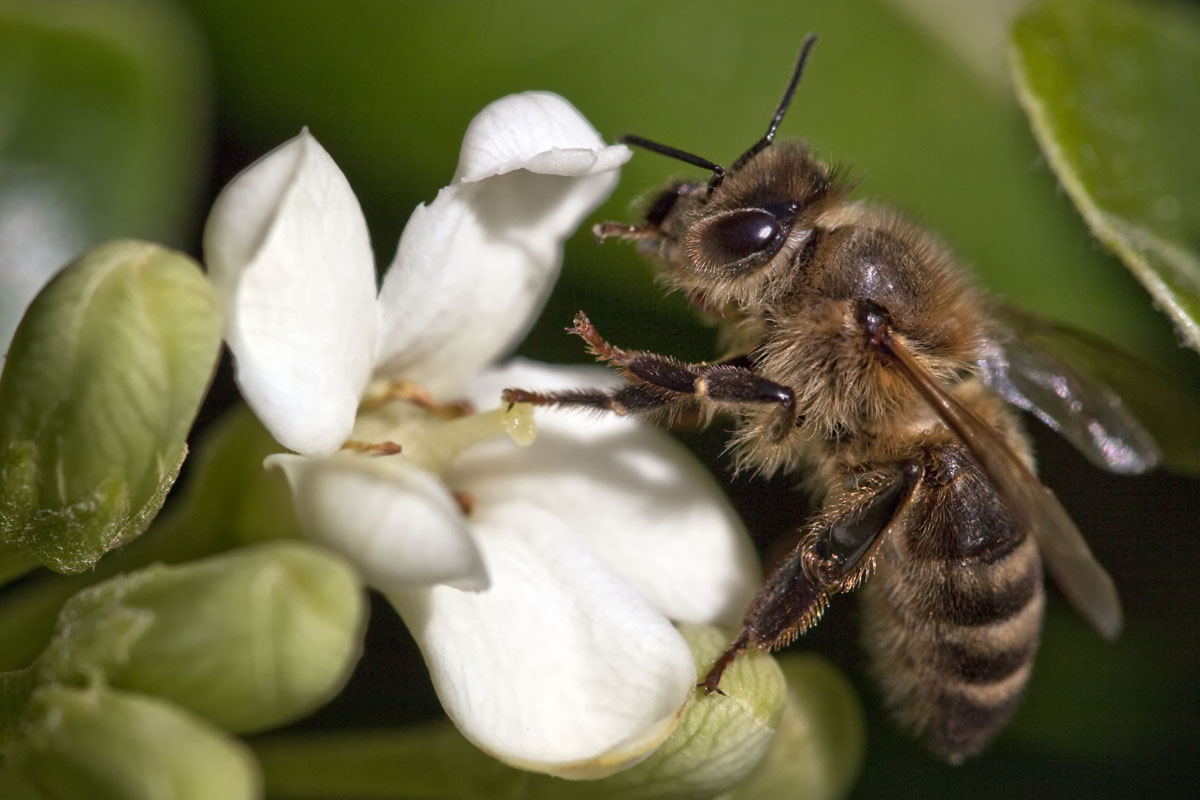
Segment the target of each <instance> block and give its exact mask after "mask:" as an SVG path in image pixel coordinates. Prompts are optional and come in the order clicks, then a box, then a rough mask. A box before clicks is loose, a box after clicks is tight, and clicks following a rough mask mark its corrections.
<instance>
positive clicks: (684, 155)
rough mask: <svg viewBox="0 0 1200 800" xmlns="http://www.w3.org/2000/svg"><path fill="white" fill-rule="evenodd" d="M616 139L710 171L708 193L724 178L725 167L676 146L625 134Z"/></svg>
mask: <svg viewBox="0 0 1200 800" xmlns="http://www.w3.org/2000/svg"><path fill="white" fill-rule="evenodd" d="M617 141H618V142H620V143H621V144H631V145H633V146H634V147H640V148H642V149H643V150H649V151H650V152H652V153H658V154H659V155H662V156H666V157H668V158H674V159H677V160H679V161H682V162H684V163H686V164H691V165H692V166H696V167H702V168H704V169H707V170H710V171H711V172H712V174H713V175H712V178H711V179H709V181H708V193H709V194H712V191H713V189H715V188H717V187H718V186H720V185H721V181H723V180H725V168H724V167H722V166H721V165H720V164H717V163H714V162H712V161H709V160H708V159H707V158H702V157H701V156H698V155H694V154H692V153H689V152H687V151H686V150H680V149H679V148H677V147H671V146H669V145H665V144H659V143H658V142H652V141H650V140H649V139H643V138H642V137H641V136H632V135H630V134H626V135H624V136H621V137H618V138H617Z"/></svg>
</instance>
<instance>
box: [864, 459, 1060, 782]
mask: <svg viewBox="0 0 1200 800" xmlns="http://www.w3.org/2000/svg"><path fill="white" fill-rule="evenodd" d="M929 459H930V462H931V463H930V464H929V465H928V466H927V468H926V473H925V477H924V479H923V480H922V483H921V486H920V487H918V489H917V493H916V495H915V496H914V498H913V500H914V502H913V503H912V505H911V506H910V508H909V512H908V514H907V515H906V519H905V520H904V525H903V526H902V527H901V528H900V529H899V530H896V531H894V532H893V533H892V534H891V535H890V536H889V538H888V540H887V542H885V543H884V545H883V547H882V548H881V550H880V555H879V560H878V567H877V571H876V574H875V575H874V576H873V577H872V578H871V580H869V581H868V582H867V586H866V587H865V588H864V597H865V601H864V602H865V603H866V613H865V632H864V636H865V645H866V648H867V650H868V652H869V654H870V656H871V661H872V667H873V669H874V671H875V673H876V675H877V677H878V679H879V681H880V683H881V685H882V687H883V691H884V695H885V700H886V702H887V703H888V704H889V705H890V706H891V707H892V709H893V711H894V712H895V713H896V715H897V716H898V717H899V719H900V721H901V723H902V724H904V725H906V726H908V727H909V728H910V729H912V730H913V731H914V732H915V733H916V734H917V735H918V736H920V737H921V738H923V739H925V740H926V742H927V743H928V744H929V747H930V749H932V750H933V751H934V752H935V753H937V754H938V755H940V756H942V757H943V758H945V759H946V760H948V761H950V762H952V763H957V762H959V761H961V760H963V759H964V758H966V757H968V756H971V755H974V754H976V753H978V752H979V751H980V750H982V749H983V748H984V746H985V745H987V743H988V741H989V740H990V739H991V738H992V737H993V736H994V735H995V734H996V733H997V732H998V731H999V730H1000V729H1001V728H1002V727H1003V726H1004V725H1005V723H1007V722H1008V720H1009V719H1010V718H1011V717H1012V715H1013V712H1014V711H1016V708H1017V705H1018V704H1019V702H1020V699H1021V693H1022V691H1023V690H1024V688H1025V684H1026V682H1027V681H1028V680H1029V675H1030V671H1031V669H1032V667H1033V658H1034V654H1035V653H1036V651H1037V646H1038V638H1039V633H1040V630H1041V622H1042V608H1043V604H1044V596H1043V592H1042V566H1041V558H1040V557H1039V555H1038V551H1037V546H1036V544H1035V542H1034V540H1033V538H1032V537H1031V536H1029V535H1027V533H1026V532H1025V531H1024V530H1021V529H1019V528H1017V526H1016V524H1015V522H1014V521H1013V518H1012V516H1011V515H1010V514H1009V512H1008V510H1007V509H1006V508H1005V506H1004V505H1003V504H1002V503H1001V501H1000V499H999V498H998V497H997V496H996V494H995V491H994V490H993V488H992V486H991V484H990V483H989V482H988V481H987V479H986V478H985V477H984V476H983V474H982V473H981V472H980V471H979V469H978V467H977V466H976V465H975V462H974V461H973V460H972V459H971V457H970V456H969V455H968V454H967V453H966V450H965V449H964V448H962V447H961V446H951V447H947V448H945V449H940V450H938V451H937V452H935V453H931V454H930V456H929Z"/></svg>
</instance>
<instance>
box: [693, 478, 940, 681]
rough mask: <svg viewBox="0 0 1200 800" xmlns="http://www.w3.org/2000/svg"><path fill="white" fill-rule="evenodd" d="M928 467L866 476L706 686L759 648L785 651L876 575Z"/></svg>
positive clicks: (809, 536) (791, 565)
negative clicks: (832, 601) (839, 599)
mask: <svg viewBox="0 0 1200 800" xmlns="http://www.w3.org/2000/svg"><path fill="white" fill-rule="evenodd" d="M923 475H924V469H923V467H922V466H921V464H920V463H919V462H917V461H905V462H901V463H898V464H890V465H887V466H884V467H882V468H880V469H877V470H873V471H871V472H868V473H866V474H865V475H863V476H861V477H860V479H859V480H858V482H857V483H858V486H857V487H856V488H855V489H854V490H853V491H850V492H848V493H847V494H846V495H845V496H843V497H842V498H840V499H836V500H834V501H833V502H832V503H831V504H829V505H828V506H827V507H826V508H825V509H824V510H822V511H821V513H820V514H818V515H817V516H816V517H815V518H814V519H813V520H812V521H811V522H809V524H808V525H807V526H806V527H807V529H808V530H807V533H805V535H804V536H803V537H802V538H801V539H800V543H799V544H797V545H796V547H795V548H793V550H792V551H791V552H790V553H789V554H788V555H787V557H786V558H784V560H783V561H782V562H781V563H780V564H779V566H778V567H776V568H775V571H774V572H773V573H771V575H770V576H769V577H768V578H767V582H766V584H765V585H764V586H763V588H762V589H761V590H759V593H758V594H757V595H756V596H755V597H754V602H752V603H751V604H750V610H749V611H747V612H746V617H745V619H743V620H742V630H741V631H740V632H739V633H738V635H737V638H736V639H734V640H733V643H732V644H731V645H730V646H729V649H727V650H726V651H725V652H724V653H722V654H721V656H720V657H719V658H718V659H717V660H716V662H714V663H713V665H712V668H711V669H709V671H708V674H707V675H706V676H705V677H704V680H703V681H701V683H700V686H702V687H703V688H704V689H705V691H708V692H719V691H720V690H719V689H718V688H717V687H718V685H719V684H720V682H721V675H722V674H723V673H724V672H725V669H726V668H727V667H728V666H729V665H730V664H732V663H733V660H734V659H735V658H736V657H737V656H738V655H739V654H740V653H743V652H745V651H746V650H748V649H749V648H750V647H751V646H752V645H753V646H755V647H757V648H759V649H760V650H778V649H779V648H781V647H786V646H787V645H789V644H791V643H792V642H793V641H794V640H795V639H796V638H797V637H798V636H800V635H801V634H803V633H804V632H805V631H807V630H808V629H809V628H811V627H812V626H814V625H816V624H817V621H818V620H819V619H820V618H821V614H822V613H823V612H824V611H825V607H826V606H827V605H829V598H830V597H831V596H832V595H834V594H836V593H838V592H848V591H850V590H852V589H854V588H855V587H857V586H858V585H859V584H860V583H861V582H862V581H863V580H864V579H866V578H867V576H868V575H870V573H871V570H872V568H873V567H874V565H875V554H876V552H877V550H878V548H879V545H880V544H881V543H882V542H883V541H884V539H885V538H886V535H887V534H888V533H889V532H891V531H892V530H893V529H894V528H895V527H896V526H897V524H898V523H899V520H900V519H901V517H903V515H904V511H905V509H906V508H907V507H908V504H909V502H910V501H911V499H912V497H913V493H914V491H915V490H916V487H917V485H918V484H919V483H920V481H921V477H922V476H923Z"/></svg>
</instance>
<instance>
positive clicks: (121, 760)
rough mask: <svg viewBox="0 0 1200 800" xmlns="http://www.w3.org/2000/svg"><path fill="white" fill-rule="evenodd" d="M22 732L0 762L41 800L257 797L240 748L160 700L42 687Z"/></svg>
mask: <svg viewBox="0 0 1200 800" xmlns="http://www.w3.org/2000/svg"><path fill="white" fill-rule="evenodd" d="M24 731H25V736H24V737H23V738H22V739H21V740H20V741H19V742H18V746H17V747H15V748H14V749H13V751H12V752H11V753H6V754H5V755H6V757H11V759H12V764H13V766H14V767H15V768H16V770H17V771H18V772H19V773H20V774H21V775H22V776H24V777H25V778H27V779H28V780H29V781H30V783H32V784H34V785H35V786H37V787H38V788H39V789H40V790H41V792H42V794H43V795H44V796H45V797H47V798H55V799H56V800H57V799H58V798H61V800H78V798H84V797H86V798H88V799H89V800H144V798H148V797H170V798H174V800H241V798H246V799H247V800H250V798H256V797H258V796H259V777H258V772H257V770H256V768H255V765H254V761H253V758H252V757H251V756H250V754H249V752H248V751H247V750H246V749H245V747H244V746H243V745H241V744H240V743H239V742H237V741H236V740H234V739H232V738H230V737H228V736H226V735H224V734H222V733H221V732H220V731H218V730H217V729H215V728H213V727H212V726H211V725H209V724H208V723H205V722H202V721H201V720H198V719H196V718H195V717H193V716H192V715H190V714H188V713H187V712H185V711H182V710H180V709H177V708H175V707H174V706H171V705H170V704H169V703H164V702H162V701H161V700H154V699H151V698H147V697H141V696H139V695H136V694H129V693H126V692H120V691H117V690H114V689H108V688H106V687H102V686H95V687H91V688H87V689H76V688H68V687H63V686H47V687H45V688H43V689H40V690H39V691H38V692H37V693H36V694H35V695H34V697H33V701H32V702H31V704H30V708H29V711H28V713H27V715H26V720H25V728H24ZM6 761H7V758H6Z"/></svg>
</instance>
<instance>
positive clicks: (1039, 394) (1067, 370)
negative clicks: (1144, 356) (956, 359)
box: [978, 312, 1159, 474]
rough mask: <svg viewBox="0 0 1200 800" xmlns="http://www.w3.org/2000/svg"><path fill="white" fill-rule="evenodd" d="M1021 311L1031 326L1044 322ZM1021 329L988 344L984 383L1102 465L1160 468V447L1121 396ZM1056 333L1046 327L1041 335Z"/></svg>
mask: <svg viewBox="0 0 1200 800" xmlns="http://www.w3.org/2000/svg"><path fill="white" fill-rule="evenodd" d="M1018 313H1020V314H1021V315H1022V316H1021V317H1020V319H1021V320H1024V322H1025V323H1027V324H1034V323H1035V322H1041V321H1040V320H1036V319H1035V318H1034V317H1033V316H1032V315H1029V314H1027V313H1026V312H1018ZM1007 316H1009V317H1013V314H1011V313H1010V314H1008V315H1007ZM1016 330H1019V328H1017V327H1014V330H1013V331H1008V330H1005V331H1001V332H999V334H998V335H997V336H995V337H993V338H992V339H991V340H990V341H988V343H987V347H986V349H985V351H984V354H983V356H982V357H981V358H980V359H979V362H978V365H979V371H980V377H981V378H982V379H983V382H984V383H986V384H987V385H988V386H990V387H991V388H992V389H993V390H995V391H996V392H997V393H999V394H1000V395H1001V396H1002V397H1003V398H1004V399H1005V400H1007V401H1008V402H1009V403H1011V404H1012V405H1014V406H1017V407H1018V408H1022V409H1024V410H1026V411H1029V412H1031V413H1032V414H1033V415H1034V416H1036V417H1037V418H1038V419H1040V420H1041V421H1042V422H1044V423H1045V424H1046V425H1048V426H1049V427H1050V428H1052V429H1054V430H1056V431H1058V432H1059V433H1060V434H1062V436H1063V437H1064V438H1065V439H1066V440H1067V441H1069V442H1070V443H1071V444H1072V445H1074V446H1075V448H1076V449H1078V450H1079V451H1080V452H1081V453H1083V454H1084V455H1085V456H1087V458H1088V460H1089V461H1091V462H1092V463H1093V464H1095V465H1096V466H1098V467H1101V468H1103V469H1107V470H1110V471H1112V472H1117V473H1122V474H1136V473H1139V472H1145V471H1147V470H1149V469H1152V468H1153V467H1154V466H1156V465H1157V464H1158V461H1159V450H1158V445H1157V444H1155V442H1154V439H1153V438H1152V437H1151V436H1150V434H1149V433H1147V432H1146V429H1145V428H1143V427H1142V425H1141V423H1139V422H1138V421H1137V419H1136V418H1135V417H1134V416H1133V414H1131V413H1130V412H1129V411H1128V410H1127V409H1126V407H1125V405H1124V403H1122V402H1121V398H1120V397H1119V396H1118V395H1117V393H1116V392H1114V391H1113V390H1112V389H1111V388H1109V386H1108V385H1107V384H1105V383H1104V382H1103V381H1100V380H1097V379H1095V378H1093V377H1091V376H1090V375H1088V374H1087V373H1086V372H1085V371H1083V370H1081V369H1079V368H1077V367H1074V366H1072V365H1070V364H1068V363H1067V361H1065V360H1063V359H1062V358H1059V357H1058V356H1056V355H1054V354H1052V353H1050V352H1049V351H1047V350H1045V349H1043V348H1041V347H1039V346H1038V345H1037V344H1035V343H1034V341H1033V340H1031V339H1030V338H1027V337H1024V336H1022V335H1020V334H1019V333H1016V332H1015V331H1016ZM1051 330H1053V328H1052V327H1051V326H1050V325H1049V324H1044V325H1042V327H1041V331H1042V333H1041V334H1040V335H1041V336H1045V335H1051V334H1050V333H1049V332H1050V331H1051ZM1110 352H1111V348H1110Z"/></svg>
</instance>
